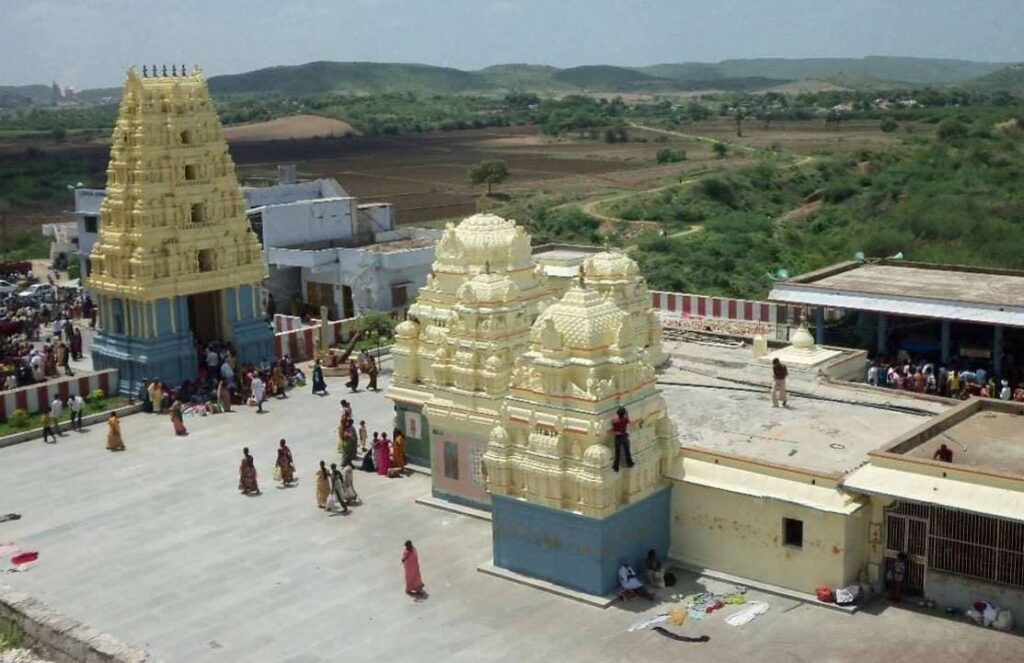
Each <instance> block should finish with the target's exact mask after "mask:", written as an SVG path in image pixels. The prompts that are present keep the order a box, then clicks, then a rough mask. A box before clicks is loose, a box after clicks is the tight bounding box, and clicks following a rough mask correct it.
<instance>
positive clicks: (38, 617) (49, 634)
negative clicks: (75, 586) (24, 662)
mask: <svg viewBox="0 0 1024 663" xmlns="http://www.w3.org/2000/svg"><path fill="white" fill-rule="evenodd" d="M0 622H2V623H6V624H10V625H13V626H14V627H16V628H17V629H18V630H19V631H20V632H21V633H22V634H23V635H24V646H25V647H27V648H30V649H32V650H33V651H34V652H37V653H38V654H39V655H41V656H43V657H45V658H46V659H48V660H50V661H52V662H53V663H153V660H154V659H153V658H152V657H151V656H150V655H149V654H148V653H147V652H145V651H143V650H142V649H139V648H138V647H135V646H133V645H129V644H127V643H124V642H121V641H120V640H118V639H117V638H114V637H113V636H111V635H108V634H106V633H101V632H99V631H97V630H95V629H93V628H90V627H88V626H86V625H85V624H82V623H81V622H79V621H78V620H76V619H73V618H71V617H67V616H65V615H63V614H61V613H59V612H57V611H56V610H53V609H52V608H50V607H49V606H47V605H46V604H45V603H43V602H42V601H39V600H38V599H35V598H32V597H31V596H29V595H27V594H24V593H22V592H19V591H17V590H15V589H13V588H11V587H8V586H6V585H0Z"/></svg>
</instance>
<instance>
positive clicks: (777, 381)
mask: <svg viewBox="0 0 1024 663" xmlns="http://www.w3.org/2000/svg"><path fill="white" fill-rule="evenodd" d="M787 376H789V369H788V368H786V365H785V364H783V363H782V362H781V361H779V358H778V357H775V358H774V359H772V407H779V401H782V407H789V406H788V405H787V404H786V377H787Z"/></svg>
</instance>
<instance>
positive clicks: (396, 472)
mask: <svg viewBox="0 0 1024 663" xmlns="http://www.w3.org/2000/svg"><path fill="white" fill-rule="evenodd" d="M405 463H406V460H405V435H404V434H403V433H402V431H400V430H398V429H397V428H396V429H395V435H394V438H393V439H392V440H391V467H390V468H389V469H388V476H389V477H397V476H401V475H402V473H403V472H404V471H405Z"/></svg>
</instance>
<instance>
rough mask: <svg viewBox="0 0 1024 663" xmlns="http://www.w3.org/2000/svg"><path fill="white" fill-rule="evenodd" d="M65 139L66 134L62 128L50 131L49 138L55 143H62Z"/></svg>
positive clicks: (65, 130)
mask: <svg viewBox="0 0 1024 663" xmlns="http://www.w3.org/2000/svg"><path fill="white" fill-rule="evenodd" d="M67 137H68V132H67V129H65V128H64V127H54V128H53V129H50V138H52V139H53V142H55V143H63V142H64V141H65V140H66V139H67Z"/></svg>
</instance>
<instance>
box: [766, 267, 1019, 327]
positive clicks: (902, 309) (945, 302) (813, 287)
mask: <svg viewBox="0 0 1024 663" xmlns="http://www.w3.org/2000/svg"><path fill="white" fill-rule="evenodd" d="M769 297H770V299H773V300H776V301H782V302H788V303H794V304H804V305H809V306H832V307H838V308H851V309H856V310H869V311H879V312H887V313H893V314H897V315H910V316H918V317H931V318H939V319H953V320H963V321H967V322H978V323H983V324H1007V325H1013V326H1024V272H1021V271H1015V270H1004V269H982V268H974V267H963V266H959V265H935V264H929V263H913V262H904V261H900V260H879V261H877V262H845V263H840V264H838V265H833V266H831V267H827V268H825V269H821V270H817V271H815V272H810V273H808V274H803V275H801V276H797V277H795V278H792V279H789V280H787V281H783V282H781V283H777V284H776V285H775V286H774V287H773V288H772V291H771V294H770V295H769Z"/></svg>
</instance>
